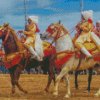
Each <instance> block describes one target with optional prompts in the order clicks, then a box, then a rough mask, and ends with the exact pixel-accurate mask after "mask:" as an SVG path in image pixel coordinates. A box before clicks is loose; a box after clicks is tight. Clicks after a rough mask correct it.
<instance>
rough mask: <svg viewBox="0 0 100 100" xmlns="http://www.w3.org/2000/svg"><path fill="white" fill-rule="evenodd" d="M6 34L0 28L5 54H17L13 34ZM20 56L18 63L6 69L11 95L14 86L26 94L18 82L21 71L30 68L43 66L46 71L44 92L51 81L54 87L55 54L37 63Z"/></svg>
mask: <svg viewBox="0 0 100 100" xmlns="http://www.w3.org/2000/svg"><path fill="white" fill-rule="evenodd" d="M6 27H7V26H6ZM7 32H8V30H4V29H3V28H0V39H2V41H3V43H4V44H3V46H4V50H5V54H6V55H7V56H8V55H12V54H16V52H17V53H18V49H17V44H16V41H15V38H14V34H13V33H12V31H11V30H10V31H9V32H8V33H9V35H8V37H7ZM6 37H7V38H6ZM5 38H6V41H5ZM17 39H18V37H17ZM18 40H19V39H18ZM19 41H20V40H19ZM20 46H23V43H22V42H21V41H20ZM24 49H25V48H24ZM26 51H27V50H26ZM18 54H19V53H18ZM20 54H21V55H23V56H22V57H21V59H20V61H19V62H18V63H17V64H15V65H13V64H12V63H11V62H10V63H11V64H10V65H11V67H10V68H9V69H8V70H9V72H10V77H11V84H12V89H11V93H15V85H16V86H17V87H18V88H19V90H21V91H22V92H24V93H27V90H26V89H24V88H23V87H22V86H21V85H20V83H19V82H18V81H19V77H20V74H21V71H22V70H23V69H26V70H29V69H31V68H34V67H37V66H41V65H42V66H44V69H45V70H46V71H48V82H47V86H46V88H45V89H44V92H48V90H49V86H50V84H51V81H52V80H53V81H54V85H55V74H54V71H53V69H54V66H55V63H54V59H55V57H56V56H55V53H52V54H50V55H47V56H46V57H43V61H37V60H35V59H31V60H30V57H28V56H27V57H26V58H25V57H24V56H25V55H24V54H23V52H22V53H20ZM17 56H18V55H17ZM17 58H18V59H17V60H19V58H20V57H19V56H18V57H17ZM26 59H27V63H26ZM17 60H16V59H15V61H17ZM13 62H14V61H13ZM7 66H8V65H7Z"/></svg>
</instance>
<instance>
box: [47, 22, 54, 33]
mask: <svg viewBox="0 0 100 100" xmlns="http://www.w3.org/2000/svg"><path fill="white" fill-rule="evenodd" d="M51 26H52V24H51V25H50V26H49V27H48V28H47V29H46V31H48V32H49V33H51V34H53V30H52V29H51Z"/></svg>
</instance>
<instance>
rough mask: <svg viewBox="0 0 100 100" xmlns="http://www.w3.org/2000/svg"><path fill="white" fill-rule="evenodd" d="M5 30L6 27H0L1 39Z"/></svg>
mask: <svg viewBox="0 0 100 100" xmlns="http://www.w3.org/2000/svg"><path fill="white" fill-rule="evenodd" d="M4 33H5V29H4V26H0V39H2V38H3V37H4Z"/></svg>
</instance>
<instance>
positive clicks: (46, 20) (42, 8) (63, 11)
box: [0, 0, 100, 37]
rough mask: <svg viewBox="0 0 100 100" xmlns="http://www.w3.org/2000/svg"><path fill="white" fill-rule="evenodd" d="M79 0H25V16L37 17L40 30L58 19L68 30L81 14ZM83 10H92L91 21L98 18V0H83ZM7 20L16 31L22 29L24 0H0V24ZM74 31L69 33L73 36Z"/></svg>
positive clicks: (99, 1) (99, 18) (99, 9)
mask: <svg viewBox="0 0 100 100" xmlns="http://www.w3.org/2000/svg"><path fill="white" fill-rule="evenodd" d="M80 1H81V0H26V10H27V17H28V16H29V15H36V16H38V17H39V24H38V27H39V29H40V32H43V31H44V30H46V28H47V27H48V26H49V25H50V24H51V23H56V22H57V21H58V20H61V22H62V23H63V24H64V25H65V26H66V28H67V29H68V30H70V29H71V28H73V27H74V26H75V25H76V24H77V21H79V20H80V18H81V17H80V16H81V7H80ZM83 1H84V2H83V8H84V10H90V9H91V10H93V11H94V14H93V22H94V24H95V23H96V21H98V20H100V0H83ZM6 21H7V22H8V23H9V24H10V26H11V27H13V28H14V29H15V30H16V32H17V31H18V30H24V25H25V16H24V0H0V25H3V24H4V23H5V22H6ZM74 34H75V32H73V34H71V36H72V37H73V36H74Z"/></svg>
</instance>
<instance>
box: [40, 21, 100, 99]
mask: <svg viewBox="0 0 100 100" xmlns="http://www.w3.org/2000/svg"><path fill="white" fill-rule="evenodd" d="M91 34H92V33H91ZM40 36H41V38H45V39H47V40H48V39H51V38H52V39H54V41H53V42H55V49H56V53H57V55H58V59H57V61H56V64H57V65H59V66H60V67H61V69H62V70H61V72H60V74H59V75H58V76H57V77H56V81H55V87H54V92H53V95H54V96H56V97H57V96H58V84H59V81H60V80H61V78H62V77H63V76H64V75H66V74H67V73H68V72H69V71H75V70H76V69H77V68H78V69H77V70H84V69H88V68H93V69H94V70H95V71H97V72H98V73H100V61H94V59H88V60H86V59H85V57H83V58H82V59H81V62H80V58H76V56H75V48H74V45H73V42H72V39H71V36H70V34H69V33H68V31H67V29H66V27H65V26H64V25H63V24H61V23H60V22H58V23H56V24H55V23H52V24H50V25H49V27H48V28H47V29H46V31H44V32H42V33H41V35H40ZM96 50H98V49H96ZM61 54H62V55H61ZM63 55H65V58H66V59H65V58H64V57H63V58H62V59H61V58H60V57H61V56H63ZM97 55H98V54H97ZM97 55H96V56H97ZM96 58H97V57H95V59H96ZM77 66H79V67H77ZM99 94H100V89H99V90H98V92H97V93H96V94H95V96H99ZM70 96H71V92H70V82H69V84H68V93H66V95H65V96H64V97H65V98H69V97H70Z"/></svg>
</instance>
